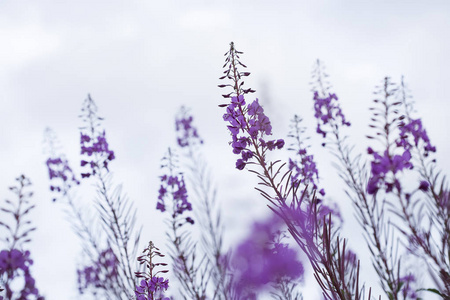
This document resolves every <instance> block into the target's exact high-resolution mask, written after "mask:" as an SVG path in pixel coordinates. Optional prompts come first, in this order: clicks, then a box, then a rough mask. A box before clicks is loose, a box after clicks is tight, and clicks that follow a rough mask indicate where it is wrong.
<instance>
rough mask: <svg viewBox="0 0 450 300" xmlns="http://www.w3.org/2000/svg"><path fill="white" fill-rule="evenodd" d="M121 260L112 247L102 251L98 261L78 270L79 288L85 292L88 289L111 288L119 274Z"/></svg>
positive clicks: (81, 292)
mask: <svg viewBox="0 0 450 300" xmlns="http://www.w3.org/2000/svg"><path fill="white" fill-rule="evenodd" d="M118 268H119V261H118V259H117V257H116V255H115V254H114V252H113V251H112V250H111V249H106V250H104V251H102V252H101V253H100V254H99V256H98V259H97V261H95V262H93V264H92V265H90V266H85V267H83V268H81V269H78V270H77V275H78V290H79V292H80V294H83V293H84V292H85V291H86V290H88V289H96V288H100V287H102V288H109V287H111V285H112V284H114V282H116V278H117V276H118V275H119V271H118Z"/></svg>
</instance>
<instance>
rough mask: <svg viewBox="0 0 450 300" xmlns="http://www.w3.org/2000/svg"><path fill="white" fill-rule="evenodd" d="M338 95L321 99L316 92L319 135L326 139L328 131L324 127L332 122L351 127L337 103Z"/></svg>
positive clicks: (315, 101)
mask: <svg viewBox="0 0 450 300" xmlns="http://www.w3.org/2000/svg"><path fill="white" fill-rule="evenodd" d="M337 101H338V97H337V96H336V94H328V97H324V98H321V97H320V96H319V93H318V92H317V91H315V92H314V117H316V119H317V129H316V131H317V133H319V134H322V136H323V137H326V135H327V131H326V129H324V128H323V127H322V126H324V125H326V124H329V123H331V122H333V123H334V122H340V123H341V124H342V125H343V126H350V122H348V121H346V119H345V116H344V114H343V113H342V110H341V108H340V106H339V104H338V103H337Z"/></svg>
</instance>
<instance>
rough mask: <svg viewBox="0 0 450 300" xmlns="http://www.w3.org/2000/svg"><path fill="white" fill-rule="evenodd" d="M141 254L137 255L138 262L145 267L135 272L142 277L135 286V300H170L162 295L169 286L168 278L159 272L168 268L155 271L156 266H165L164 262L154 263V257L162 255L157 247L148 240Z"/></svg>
mask: <svg viewBox="0 0 450 300" xmlns="http://www.w3.org/2000/svg"><path fill="white" fill-rule="evenodd" d="M143 253H145V254H144V255H142V256H139V257H138V262H139V264H141V265H144V266H145V267H146V271H145V272H136V273H135V274H136V277H137V278H142V280H141V281H140V284H139V285H138V286H136V290H135V295H136V299H137V300H170V299H169V298H168V297H164V292H165V291H167V289H168V288H169V280H168V279H164V278H163V277H161V276H157V275H158V274H159V273H167V272H168V270H162V271H158V272H155V271H156V270H155V269H156V267H158V266H167V264H165V263H156V262H155V258H156V257H164V255H163V254H161V252H159V249H158V248H156V247H155V245H154V244H153V242H151V241H150V243H149V246H148V247H147V248H145V249H144V251H143Z"/></svg>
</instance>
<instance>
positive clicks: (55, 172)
mask: <svg viewBox="0 0 450 300" xmlns="http://www.w3.org/2000/svg"><path fill="white" fill-rule="evenodd" d="M46 165H47V169H48V176H49V178H50V181H51V182H52V185H51V186H50V190H51V191H52V192H57V193H60V192H61V193H63V194H66V193H67V192H68V191H69V189H70V188H71V187H72V185H73V184H75V185H78V184H80V181H78V179H77V178H76V176H75V173H74V172H73V171H72V169H71V168H70V167H69V162H68V161H67V159H65V158H64V157H63V156H61V157H56V158H49V159H47V162H46ZM54 200H56V199H54Z"/></svg>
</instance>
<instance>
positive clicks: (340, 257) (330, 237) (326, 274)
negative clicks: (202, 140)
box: [219, 43, 363, 300]
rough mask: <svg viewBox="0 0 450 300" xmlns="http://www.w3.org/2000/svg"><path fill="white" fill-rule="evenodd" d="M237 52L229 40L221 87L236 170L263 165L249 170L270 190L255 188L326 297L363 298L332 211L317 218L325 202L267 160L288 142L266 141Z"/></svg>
mask: <svg viewBox="0 0 450 300" xmlns="http://www.w3.org/2000/svg"><path fill="white" fill-rule="evenodd" d="M239 54H242V52H239V51H237V50H236V49H235V47H234V44H233V43H231V45H230V50H229V51H228V52H227V53H226V54H225V56H227V58H226V61H225V65H224V67H225V71H224V74H225V76H223V77H221V79H225V78H228V79H230V80H231V81H232V83H231V84H225V85H219V87H221V88H222V87H232V88H233V91H232V92H230V93H228V94H225V95H223V97H225V98H231V103H229V104H225V105H220V106H221V107H227V111H226V113H225V115H224V120H225V121H227V122H228V123H229V125H228V129H229V131H230V132H231V135H232V142H231V145H232V148H233V152H234V153H236V154H240V155H241V158H240V159H238V161H237V162H236V168H238V169H240V170H242V169H244V168H245V167H246V165H250V164H251V165H257V166H259V167H260V168H261V170H260V171H256V170H250V171H251V172H253V173H255V174H256V175H257V176H258V178H259V179H260V180H261V185H262V186H264V187H266V188H267V189H268V191H264V190H262V189H260V188H257V190H258V191H259V192H260V193H261V195H262V196H263V197H264V198H266V199H267V200H268V201H269V202H270V206H269V207H270V208H271V209H272V210H273V211H274V212H275V213H276V214H278V215H279V216H280V217H281V218H282V219H283V220H284V221H285V222H286V225H287V226H288V228H289V232H290V233H291V235H292V236H293V238H294V239H295V241H296V242H297V244H298V245H299V246H300V248H301V249H302V251H304V252H305V254H306V255H307V257H308V259H309V260H310V263H311V265H312V267H313V270H314V273H315V277H316V279H317V281H318V283H319V284H320V286H321V288H322V291H323V295H324V297H325V298H326V299H348V300H349V299H352V300H353V299H362V297H363V296H362V295H361V294H360V292H361V291H360V287H359V281H358V277H359V263H356V260H349V259H348V257H349V255H347V253H348V250H347V249H346V246H345V241H344V242H342V240H340V239H339V237H337V238H336V236H337V230H335V229H333V230H331V224H332V222H331V214H329V215H328V217H324V218H323V219H321V220H319V219H318V215H319V214H318V213H317V212H320V207H321V205H320V204H319V203H318V201H317V200H315V199H314V198H313V200H311V201H306V202H309V203H312V205H306V203H305V202H304V201H303V200H304V196H307V194H306V193H301V192H299V189H298V185H297V186H292V182H291V180H290V176H291V174H292V173H291V172H289V171H287V172H284V175H281V174H283V173H282V170H283V167H284V166H285V164H281V162H280V161H275V162H269V161H268V160H267V159H266V153H267V151H270V150H274V149H275V148H277V149H281V148H282V147H283V146H284V140H282V139H278V140H272V141H266V140H265V136H267V135H270V134H271V131H272V127H271V124H270V121H269V119H268V118H267V116H266V115H265V114H264V110H263V108H262V107H261V105H260V104H259V101H258V100H255V101H253V102H252V103H250V104H249V105H246V102H245V98H244V95H246V94H248V93H250V92H254V91H253V90H252V89H244V87H243V85H244V82H243V81H241V79H242V77H244V76H248V75H249V74H250V73H248V72H240V71H239V70H238V67H244V68H245V67H246V66H245V65H244V64H242V63H241V62H240V60H239ZM278 175H280V176H281V179H280V178H279V177H278ZM270 191H272V193H273V194H272V195H271V194H270ZM288 198H291V200H290V201H289V200H288Z"/></svg>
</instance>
